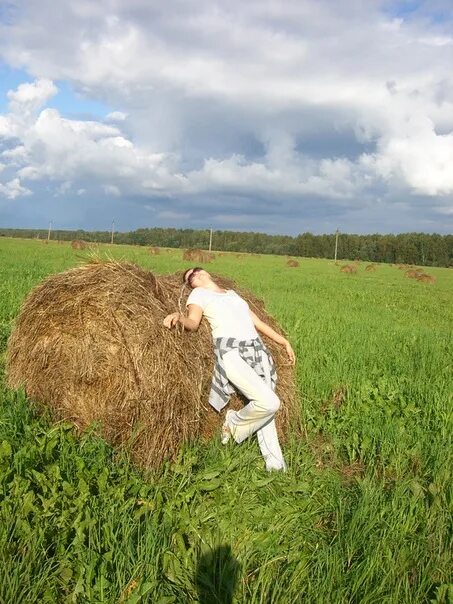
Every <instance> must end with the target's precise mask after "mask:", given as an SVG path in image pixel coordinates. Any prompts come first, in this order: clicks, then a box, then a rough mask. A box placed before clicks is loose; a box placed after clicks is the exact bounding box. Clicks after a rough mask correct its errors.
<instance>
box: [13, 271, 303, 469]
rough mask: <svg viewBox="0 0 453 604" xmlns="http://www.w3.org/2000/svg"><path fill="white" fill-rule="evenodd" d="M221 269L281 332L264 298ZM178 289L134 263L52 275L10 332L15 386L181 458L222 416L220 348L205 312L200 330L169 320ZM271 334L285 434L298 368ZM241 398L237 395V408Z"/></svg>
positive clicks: (135, 453)
mask: <svg viewBox="0 0 453 604" xmlns="http://www.w3.org/2000/svg"><path fill="white" fill-rule="evenodd" d="M214 277H215V279H216V280H217V281H218V283H219V284H220V285H221V286H223V287H226V288H233V289H235V290H236V291H238V292H239V293H240V294H241V295H243V296H244V298H245V299H247V300H248V302H249V304H250V306H251V308H252V309H253V311H254V312H255V313H256V314H257V315H258V316H259V317H260V318H262V319H263V320H265V321H266V322H267V323H269V324H270V325H271V326H272V327H273V328H274V329H276V330H277V331H279V332H281V330H280V329H279V327H278V325H277V324H276V322H275V320H274V319H273V318H272V317H271V316H269V315H268V314H267V313H266V312H265V310H264V306H263V303H262V302H261V301H260V300H258V299H257V298H255V297H254V296H253V295H252V294H250V293H247V292H245V291H242V290H241V289H240V288H237V287H236V285H235V284H234V283H233V282H232V281H230V280H227V279H224V278H220V277H216V276H214ZM180 294H181V275H180V274H177V275H170V276H166V277H155V276H154V275H153V274H152V273H150V272H147V271H144V270H142V269H141V268H139V267H137V266H135V265H133V264H128V263H118V262H99V261H96V262H90V263H87V264H84V265H82V266H80V267H77V268H74V269H71V270H69V271H66V272H63V273H60V274H57V275H53V276H51V277H48V278H47V279H46V280H45V281H43V282H42V283H41V284H40V285H38V286H37V287H36V288H34V289H33V290H32V291H31V293H30V294H29V295H28V297H27V299H26V300H25V303H24V304H23V306H22V309H21V311H20V314H19V316H18V318H17V321H16V326H15V329H14V331H13V333H12V335H11V337H10V340H9V344H8V351H7V380H8V384H9V386H11V387H13V388H17V387H19V386H24V387H25V390H26V393H27V395H28V396H29V397H30V398H31V399H32V400H33V401H35V402H36V403H37V404H38V407H48V408H49V409H50V410H51V413H52V415H53V417H54V419H55V420H59V419H65V420H69V421H71V422H73V423H74V424H75V426H76V427H77V428H78V429H81V430H83V429H85V428H86V427H87V426H89V425H90V424H92V422H96V423H97V424H98V426H99V432H100V434H102V435H103V436H104V437H105V438H106V439H107V440H108V441H109V442H110V443H112V444H113V445H115V446H122V445H127V446H128V447H130V450H131V453H132V457H133V459H134V460H135V461H136V462H137V463H138V464H139V465H141V466H143V467H156V466H158V465H159V464H160V463H161V462H162V460H164V459H168V458H169V459H172V458H174V456H175V455H176V453H177V451H178V450H179V448H180V446H181V444H182V443H184V442H187V441H192V440H194V439H197V438H203V439H206V438H210V437H212V435H213V434H214V433H215V434H218V432H219V430H220V424H221V423H222V419H221V417H219V415H218V414H217V413H216V412H215V411H214V410H213V409H212V408H211V406H210V405H209V404H208V402H207V398H208V392H209V387H210V383H211V378H212V368H213V351H212V342H211V332H210V328H209V325H208V324H207V322H206V320H203V321H202V324H201V326H200V329H199V331H198V332H197V333H194V334H192V333H188V332H184V331H183V330H181V329H178V330H171V331H170V330H168V329H166V328H165V327H164V326H163V324H162V321H163V319H164V317H165V316H166V315H167V314H168V313H169V312H173V311H175V310H177V308H178V300H179V298H180ZM187 294H188V291H187V290H185V293H184V297H183V300H182V303H184V302H185V299H186V296H187ZM264 339H265V340H266V343H267V345H268V346H269V349H270V351H271V352H272V354H273V357H274V359H275V362H276V365H277V371H278V376H279V384H278V394H279V396H280V398H281V399H282V401H283V404H282V408H281V409H280V411H279V413H278V416H277V425H278V429H279V433H280V436H282V437H284V436H285V434H286V433H287V431H288V427H289V425H290V419H291V418H292V417H294V416H295V412H296V397H295V382H294V369H293V367H292V366H290V365H289V363H288V360H287V357H286V353H285V351H284V349H283V347H282V346H278V345H276V344H275V343H274V342H270V341H269V340H267V339H266V338H264ZM242 404H243V403H242V401H241V400H240V399H239V398H237V397H232V400H231V406H232V407H233V408H239V407H240V406H242Z"/></svg>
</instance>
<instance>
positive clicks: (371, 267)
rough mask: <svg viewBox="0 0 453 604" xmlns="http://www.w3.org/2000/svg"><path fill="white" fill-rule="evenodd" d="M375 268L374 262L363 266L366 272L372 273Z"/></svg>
mask: <svg viewBox="0 0 453 604" xmlns="http://www.w3.org/2000/svg"><path fill="white" fill-rule="evenodd" d="M375 270H376V266H375V265H374V264H368V265H367V266H366V267H365V271H366V272H367V273H374V271H375Z"/></svg>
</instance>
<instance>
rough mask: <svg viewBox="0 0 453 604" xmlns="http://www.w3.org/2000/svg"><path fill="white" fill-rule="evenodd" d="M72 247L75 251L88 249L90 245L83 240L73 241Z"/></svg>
mask: <svg viewBox="0 0 453 604" xmlns="http://www.w3.org/2000/svg"><path fill="white" fill-rule="evenodd" d="M71 247H72V249H73V250H84V249H86V248H87V247H88V244H87V242H86V241H83V239H74V241H71Z"/></svg>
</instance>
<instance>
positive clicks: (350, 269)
mask: <svg viewBox="0 0 453 604" xmlns="http://www.w3.org/2000/svg"><path fill="white" fill-rule="evenodd" d="M340 272H341V273H347V274H348V275H353V274H355V273H356V272H357V267H356V266H354V265H353V264H345V265H344V266H342V267H341V269H340Z"/></svg>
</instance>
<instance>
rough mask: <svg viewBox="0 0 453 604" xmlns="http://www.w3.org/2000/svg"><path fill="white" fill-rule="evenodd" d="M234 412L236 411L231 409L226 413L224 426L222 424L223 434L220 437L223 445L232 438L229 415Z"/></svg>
mask: <svg viewBox="0 0 453 604" xmlns="http://www.w3.org/2000/svg"><path fill="white" fill-rule="evenodd" d="M232 413H234V411H233V410H232V409H229V410H228V411H227V412H226V415H225V421H224V422H223V426H222V436H221V438H220V441H221V443H222V445H226V444H227V443H228V442H229V440H230V438H231V428H230V424H229V423H228V417H229V416H230V415H231V414H232Z"/></svg>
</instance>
